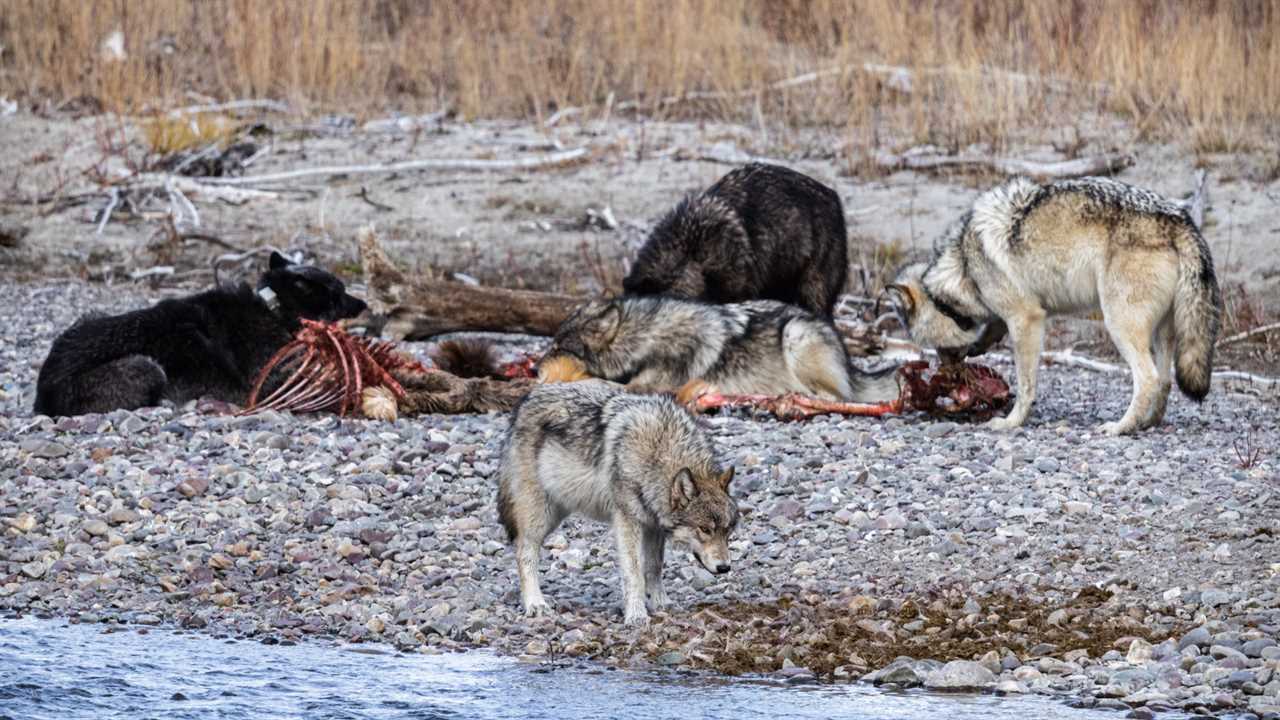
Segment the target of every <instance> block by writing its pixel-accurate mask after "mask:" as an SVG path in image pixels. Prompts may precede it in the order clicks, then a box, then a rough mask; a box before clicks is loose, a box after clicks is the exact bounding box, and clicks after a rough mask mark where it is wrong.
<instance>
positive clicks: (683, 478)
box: [671, 468, 698, 510]
mask: <svg viewBox="0 0 1280 720" xmlns="http://www.w3.org/2000/svg"><path fill="white" fill-rule="evenodd" d="M697 494H698V485H697V484H696V483H694V482H693V471H691V470H689V468H680V472H678V473H676V476H675V477H674V478H672V480H671V507H672V508H674V509H676V510H679V509H680V508H682V507H684V506H685V505H688V504H689V501H690V500H692V499H693V498H694V496H695V495H697Z"/></svg>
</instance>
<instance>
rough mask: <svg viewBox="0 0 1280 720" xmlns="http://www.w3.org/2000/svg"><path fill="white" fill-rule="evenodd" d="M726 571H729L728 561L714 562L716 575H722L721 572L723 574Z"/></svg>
mask: <svg viewBox="0 0 1280 720" xmlns="http://www.w3.org/2000/svg"><path fill="white" fill-rule="evenodd" d="M727 572H729V563H717V564H716V574H717V575H723V574H725V573H727Z"/></svg>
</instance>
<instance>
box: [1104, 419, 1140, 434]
mask: <svg viewBox="0 0 1280 720" xmlns="http://www.w3.org/2000/svg"><path fill="white" fill-rule="evenodd" d="M1132 429H1133V428H1129V427H1125V426H1124V424H1123V423H1121V422H1119V421H1116V422H1105V423H1102V424H1101V425H1099V426H1098V432H1100V433H1102V434H1103V435H1110V436H1111V437H1115V436H1117V435H1124V434H1125V433H1127V432H1129V431H1130V430H1132Z"/></svg>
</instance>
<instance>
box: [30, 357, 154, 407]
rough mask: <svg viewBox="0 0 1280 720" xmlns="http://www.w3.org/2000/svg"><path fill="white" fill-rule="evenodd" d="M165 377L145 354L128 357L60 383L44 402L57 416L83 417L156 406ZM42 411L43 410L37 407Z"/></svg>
mask: <svg viewBox="0 0 1280 720" xmlns="http://www.w3.org/2000/svg"><path fill="white" fill-rule="evenodd" d="M167 382H168V378H167V376H166V375H165V372H164V368H162V367H160V363H157V362H156V361H155V360H152V359H151V358H149V357H147V356H146V355H127V356H125V357H122V358H120V359H118V360H113V361H111V362H109V363H105V364H103V365H99V366H98V367H95V368H93V369H91V370H88V371H86V372H83V373H80V374H78V375H76V376H75V377H72V378H69V379H67V380H66V381H64V382H62V383H59V385H58V386H57V387H56V388H55V389H54V393H55V395H56V398H54V399H53V400H52V402H48V403H46V405H47V406H48V411H49V412H51V413H52V414H56V415H84V414H87V413H106V412H111V411H112V410H120V409H124V410H134V409H136V408H140V407H149V406H152V405H159V404H160V400H161V398H163V397H164V390H165V385H166V383H167ZM40 409H41V411H45V408H43V407H42V408H40Z"/></svg>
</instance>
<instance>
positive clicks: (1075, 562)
mask: <svg viewBox="0 0 1280 720" xmlns="http://www.w3.org/2000/svg"><path fill="white" fill-rule="evenodd" d="M155 299H157V296H156V294H154V293H150V294H147V293H144V292H143V291H142V290H139V289H133V288H124V289H121V288H108V287H103V286H94V285H85V284H81V283H75V282H73V283H62V284H56V285H52V284H25V283H5V284H4V285H2V286H0V321H2V322H3V323H4V327H6V328H8V330H7V334H8V340H7V341H6V342H5V343H4V344H3V345H0V357H2V359H3V369H2V370H0V412H2V414H0V531H2V532H3V537H4V539H3V543H0V609H3V611H4V612H6V613H8V614H11V615H12V614H28V613H30V614H36V615H49V616H57V617H68V618H72V619H74V620H78V621H79V622H103V623H130V624H141V625H154V624H173V625H178V626H182V627H186V628H200V629H203V630H204V631H205V632H209V633H212V634H215V635H235V636H247V637H254V638H258V639H260V640H261V641H262V642H265V643H277V642H298V641H300V640H302V639H304V638H305V637H307V636H324V637H331V638H337V639H341V640H345V641H350V642H384V643H391V644H394V645H395V646H396V647H398V648H400V649H402V650H405V651H416V652H443V651H454V650H461V649H467V648H475V647H489V648H493V649H494V650H496V651H499V652H502V653H507V654H513V655H518V656H521V657H526V658H528V659H530V660H531V661H536V662H542V663H552V664H554V663H579V662H584V661H594V662H597V663H604V664H608V665H614V666H619V667H626V668H637V667H655V666H657V667H670V668H673V669H676V670H688V671H714V672H723V673H731V674H739V673H763V674H771V675H780V676H783V677H786V678H788V679H790V680H793V681H795V682H798V683H800V682H817V681H831V680H834V681H869V682H875V683H878V684H882V685H888V686H891V687H913V686H924V687H927V688H933V689H939V690H981V691H987V692H998V693H1041V694H1049V695H1056V696H1061V697H1063V698H1064V699H1066V700H1068V701H1069V702H1071V703H1073V704H1077V705H1080V706H1084V707H1104V708H1108V707H1109V708H1115V709H1118V710H1126V711H1129V712H1130V716H1132V717H1146V716H1149V715H1150V714H1151V713H1153V712H1160V711H1162V710H1176V711H1181V712H1185V713H1192V714H1207V715H1224V714H1225V715H1237V716H1245V717H1247V716H1248V715H1249V714H1252V715H1255V716H1258V717H1268V718H1280V646H1278V645H1277V639H1280V551H1278V550H1277V542H1276V538H1277V535H1280V459H1278V455H1277V450H1276V439H1277V438H1280V420H1278V419H1277V418H1278V415H1280V413H1277V402H1276V399H1275V397H1274V395H1273V396H1271V397H1263V396H1261V395H1258V394H1252V393H1249V392H1247V391H1241V390H1234V391H1233V390H1231V389H1228V388H1223V387H1217V388H1215V390H1214V392H1213V393H1212V394H1211V395H1210V397H1209V399H1208V400H1207V401H1206V402H1205V403H1204V404H1202V405H1196V404H1194V403H1191V402H1190V401H1188V400H1186V399H1185V398H1183V397H1181V396H1175V397H1173V398H1172V399H1171V406H1170V410H1169V413H1168V417H1167V419H1166V422H1165V424H1164V425H1162V426H1160V427H1159V428H1158V429H1156V430H1153V431H1148V432H1145V433H1142V434H1139V435H1136V436H1131V437H1123V438H1109V437H1105V436H1103V435H1101V434H1100V433H1099V432H1098V431H1097V426H1098V425H1099V424H1100V423H1101V422H1102V421H1104V420H1108V419H1113V418H1115V417H1118V416H1119V415H1120V414H1121V413H1122V412H1123V410H1124V408H1125V406H1126V404H1127V403H1128V400H1129V393H1130V387H1129V381H1128V379H1127V377H1120V378H1115V377H1108V376H1102V375H1097V374H1093V373H1090V372H1088V371H1085V370H1081V369H1078V368H1064V367H1046V368H1045V369H1044V371H1043V373H1042V375H1041V393H1042V396H1041V398H1040V399H1039V400H1038V401H1037V403H1036V407H1035V411H1034V413H1033V416H1032V419H1031V421H1030V422H1031V425H1030V426H1029V427H1027V428H1024V429H1022V430H1020V431H1017V432H1013V433H1007V434H996V433H990V432H987V431H984V430H982V429H979V428H978V427H976V426H972V425H969V424H965V423H952V422H947V421H938V420H932V419H929V418H923V417H904V418H891V419H887V420H877V419H869V418H837V417H829V416H824V417H819V418H816V419H813V420H811V421H807V422H800V423H783V422H778V421H776V420H773V419H771V418H764V417H753V416H751V415H750V414H745V413H742V412H737V411H735V412H734V413H732V414H728V415H723V416H717V417H708V418H707V419H706V423H707V425H708V427H709V428H710V430H711V432H712V433H713V436H714V438H715V440H716V442H717V444H718V447H719V448H720V450H721V452H722V454H723V456H724V457H725V458H726V459H730V460H732V461H734V462H735V463H736V465H737V469H738V474H737V479H736V480H735V491H734V492H735V494H736V496H737V498H738V502H739V503H740V507H741V508H742V510H743V511H744V517H743V520H742V522H741V524H740V525H739V528H738V530H737V532H736V534H735V536H734V539H733V544H732V547H733V553H734V570H733V572H731V573H730V574H728V575H726V576H713V575H710V574H708V573H706V572H705V571H703V570H701V569H700V568H698V567H695V565H694V564H693V563H692V561H691V560H689V559H688V558H687V557H685V553H683V552H680V551H676V552H675V553H672V554H671V559H670V561H669V563H668V569H667V587H668V592H669V593H670V595H671V599H672V607H671V608H670V609H669V611H668V612H666V613H658V614H656V615H655V616H654V621H653V623H652V625H651V626H650V627H649V628H647V629H631V628H626V627H624V626H623V625H622V624H621V618H620V610H619V605H620V601H621V589H620V581H619V577H618V572H617V568H616V567H615V563H614V559H613V556H614V552H613V546H612V542H611V540H610V535H609V534H608V532H607V530H606V529H605V528H604V527H603V526H601V525H599V524H596V523H592V522H590V521H578V520H575V519H571V520H570V521H569V522H567V523H566V524H565V525H564V526H563V527H562V528H561V529H560V530H559V531H558V532H556V533H555V534H553V535H552V536H551V537H550V538H549V539H548V543H547V545H548V548H547V551H546V552H545V553H544V559H543V574H544V575H543V576H544V584H543V589H544V591H545V592H546V594H547V596H548V598H549V600H550V602H552V604H553V606H555V607H556V608H557V609H558V610H559V612H558V613H557V614H555V616H553V617H550V618H539V619H536V620H528V619H525V618H524V617H523V616H522V615H521V613H520V611H519V607H518V593H517V589H516V579H515V566H514V561H513V558H512V553H511V550H510V548H509V546H508V545H507V543H506V538H505V536H504V534H503V532H502V530H501V528H500V526H499V524H498V522H497V518H496V513H495V509H494V494H495V470H496V466H497V462H498V457H499V455H498V453H499V447H500V443H501V441H502V437H503V433H504V432H505V430H506V427H507V419H506V418H505V417H503V416H497V415H481V416H425V417H417V418H411V419H401V420H399V421H398V422H395V423H380V422H374V421H364V420H347V419H339V418H336V417H333V416H298V417H295V416H292V415H287V414H286V415H281V414H273V413H265V414H262V415H256V416H249V417H236V416H234V415H229V414H216V413H213V412H207V411H206V410H208V409H209V408H208V407H206V406H203V405H202V406H201V407H200V408H197V407H196V404H194V403H192V404H188V405H187V406H184V407H161V408H150V409H143V410H139V411H136V412H126V411H118V412H113V413H110V414H107V415H92V416H84V417H77V418H66V419H59V420H52V419H49V418H45V417H32V416H31V412H30V407H31V400H32V397H33V395H34V385H35V379H36V374H37V371H38V368H39V364H40V362H41V361H42V360H43V359H44V356H45V354H46V353H47V352H48V348H49V344H50V342H51V341H52V340H53V338H54V336H55V335H56V334H57V332H58V331H59V330H61V329H62V328H64V327H65V326H66V325H67V324H69V323H70V322H71V321H72V320H73V319H74V318H75V317H76V316H77V315H78V314H80V313H82V312H84V311H86V310H88V309H95V310H100V311H103V312H118V311H121V310H124V309H127V308H130V307H137V306H139V305H141V304H143V303H146V302H151V301H154V300H155ZM411 347H412V349H414V350H415V351H423V350H424V349H425V347H426V346H425V345H417V344H414V345H412V346H411ZM999 369H1000V370H1001V372H1002V373H1004V374H1005V375H1006V377H1012V368H1011V367H1008V366H1001V367H1000V368H999ZM1255 449H1256V450H1257V451H1258V452H1257V453H1256V454H1255V453H1254V452H1252V450H1255ZM1251 459H1252V463H1251V462H1250V460H1251Z"/></svg>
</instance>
